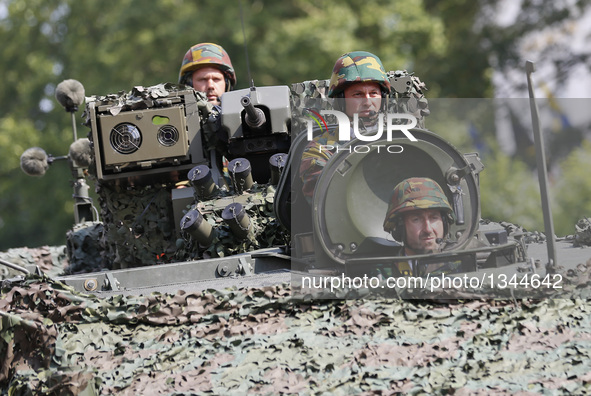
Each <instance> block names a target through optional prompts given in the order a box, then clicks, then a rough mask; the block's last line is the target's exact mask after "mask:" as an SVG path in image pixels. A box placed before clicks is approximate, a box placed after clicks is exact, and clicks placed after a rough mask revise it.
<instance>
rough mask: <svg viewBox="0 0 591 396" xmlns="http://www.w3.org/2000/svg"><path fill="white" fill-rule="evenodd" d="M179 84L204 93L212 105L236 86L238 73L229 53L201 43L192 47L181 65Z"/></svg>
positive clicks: (210, 44) (214, 45) (216, 46)
mask: <svg viewBox="0 0 591 396" xmlns="http://www.w3.org/2000/svg"><path fill="white" fill-rule="evenodd" d="M179 84H184V85H189V86H191V87H193V88H194V89H195V90H197V91H201V92H204V93H205V94H206V95H207V100H208V101H209V102H211V103H212V104H215V105H219V104H220V96H222V94H223V93H224V92H228V91H230V90H232V89H233V88H234V86H235V85H236V73H235V72H234V67H233V66H232V62H231V61H230V56H228V53H227V52H226V51H225V50H224V49H223V48H222V47H221V46H219V45H217V44H213V43H201V44H196V45H194V46H192V47H191V48H190V49H189V50H188V51H187V53H186V54H185V56H184V57H183V62H182V63H181V70H180V72H179Z"/></svg>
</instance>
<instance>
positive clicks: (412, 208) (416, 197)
mask: <svg viewBox="0 0 591 396" xmlns="http://www.w3.org/2000/svg"><path fill="white" fill-rule="evenodd" d="M454 219H455V217H454V213H453V210H452V208H451V206H450V204H449V201H448V200H447V197H446V196H445V193H444V192H443V190H442V188H441V187H440V186H439V184H437V182H436V181H434V180H432V179H429V178H426V177H413V178H409V179H406V180H404V181H402V182H401V183H399V184H398V185H397V186H396V187H394V190H393V191H392V197H391V199H390V204H389V206H388V211H387V213H386V218H385V220H384V231H386V232H388V233H390V234H391V235H392V236H393V237H394V239H396V240H397V241H399V242H402V243H403V244H404V248H403V249H402V252H401V253H402V255H403V256H413V255H417V254H428V253H436V252H439V251H441V250H442V249H443V247H444V240H445V239H446V236H447V234H448V232H449V227H450V225H451V224H452V223H453V221H454Z"/></svg>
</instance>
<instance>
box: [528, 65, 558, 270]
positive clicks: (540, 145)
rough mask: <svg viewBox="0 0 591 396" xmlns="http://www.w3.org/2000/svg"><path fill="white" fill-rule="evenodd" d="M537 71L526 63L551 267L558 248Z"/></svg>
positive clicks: (533, 66) (554, 261) (554, 262)
mask: <svg viewBox="0 0 591 396" xmlns="http://www.w3.org/2000/svg"><path fill="white" fill-rule="evenodd" d="M535 71H536V67H535V64H534V62H532V61H526V62H525V72H526V75H527V85H528V89H529V103H530V108H531V117H532V125H533V129H534V143H535V145H536V159H537V168H538V180H539V182H540V195H541V198H542V212H543V213H544V228H545V231H546V246H547V248H548V261H549V264H550V266H552V265H556V247H555V245H556V244H555V242H554V223H553V222H552V211H551V209H550V198H549V193H548V174H547V171H546V152H545V150H544V137H543V136H542V132H541V131H540V117H539V114H538V105H537V103H536V98H535V96H534V87H533V82H532V78H531V75H532V73H533V72H535Z"/></svg>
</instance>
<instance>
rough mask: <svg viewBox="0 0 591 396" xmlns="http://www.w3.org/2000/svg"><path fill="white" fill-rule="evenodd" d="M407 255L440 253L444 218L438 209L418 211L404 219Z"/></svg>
mask: <svg viewBox="0 0 591 396" xmlns="http://www.w3.org/2000/svg"><path fill="white" fill-rule="evenodd" d="M403 220H404V227H405V230H406V241H405V245H404V246H405V249H406V254H407V255H413V254H426V253H433V252H437V251H439V246H440V243H439V242H437V239H438V238H443V218H442V217H441V212H440V211H439V210H437V209H418V210H414V211H412V212H410V213H407V214H405V215H404V217H403Z"/></svg>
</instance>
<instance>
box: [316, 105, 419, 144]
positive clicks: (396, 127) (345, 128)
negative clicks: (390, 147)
mask: <svg viewBox="0 0 591 396" xmlns="http://www.w3.org/2000/svg"><path fill="white" fill-rule="evenodd" d="M306 110H307V111H308V114H307V115H308V117H310V118H311V119H310V120H306V121H308V141H311V140H312V139H313V122H316V124H317V125H318V127H319V128H320V130H326V131H328V126H327V124H326V120H325V119H324V117H323V116H325V115H333V116H335V117H336V119H337V122H338V126H339V129H338V131H339V136H338V140H339V141H349V140H351V122H350V120H349V117H348V116H347V114H345V113H343V112H341V111H337V110H320V112H317V111H315V110H312V109H306ZM399 120H406V123H404V124H398V123H394V121H399ZM385 124H386V126H385V128H384V114H383V113H380V114H379V115H378V127H377V131H376V133H375V134H373V135H368V134H362V133H360V132H359V115H358V114H357V113H355V114H353V136H354V137H355V138H357V139H359V140H361V141H363V142H375V141H376V140H380V139H382V136H383V135H384V129H386V131H385V132H386V139H387V140H388V141H392V132H393V131H401V132H402V133H403V134H404V135H405V136H406V137H407V138H408V139H409V140H410V141H411V142H416V141H417V139H416V138H415V137H414V136H413V135H412V133H411V132H410V131H409V129H412V128H414V127H415V126H416V125H417V119H416V117H415V116H413V115H412V114H401V113H394V114H392V113H389V114H386V122H385ZM322 126H324V129H323V128H322Z"/></svg>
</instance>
